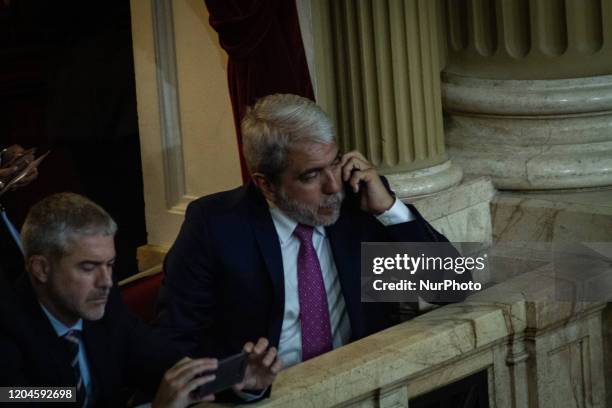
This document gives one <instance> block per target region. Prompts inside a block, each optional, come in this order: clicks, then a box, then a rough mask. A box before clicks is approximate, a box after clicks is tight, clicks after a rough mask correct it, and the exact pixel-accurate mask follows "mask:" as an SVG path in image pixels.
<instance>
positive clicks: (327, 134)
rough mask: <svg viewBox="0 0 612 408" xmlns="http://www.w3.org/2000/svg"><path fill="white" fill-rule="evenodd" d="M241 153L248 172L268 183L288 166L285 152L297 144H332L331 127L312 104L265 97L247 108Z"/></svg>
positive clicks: (298, 98)
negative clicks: (257, 174) (266, 179)
mask: <svg viewBox="0 0 612 408" xmlns="http://www.w3.org/2000/svg"><path fill="white" fill-rule="evenodd" d="M241 130H242V141H243V153H244V158H245V160H246V163H247V166H248V168H249V171H250V172H251V173H262V174H264V175H266V176H267V177H268V178H269V179H270V180H272V181H276V180H277V177H278V176H279V175H280V174H281V173H282V171H283V170H284V169H285V168H286V167H287V164H288V163H287V152H288V149H289V147H290V146H291V145H292V144H294V143H296V142H317V143H325V144H330V143H334V142H335V134H334V128H333V125H332V123H331V121H330V120H329V118H328V117H327V115H326V114H325V112H323V110H322V109H321V108H320V107H319V106H317V105H316V104H315V103H314V102H313V101H311V100H310V99H307V98H303V97H301V96H298V95H292V94H274V95H268V96H265V97H263V98H261V99H259V100H258V101H257V103H255V105H254V106H253V107H251V108H248V109H247V112H246V114H245V116H244V118H243V119H242V123H241Z"/></svg>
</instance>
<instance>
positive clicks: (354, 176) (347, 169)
mask: <svg viewBox="0 0 612 408" xmlns="http://www.w3.org/2000/svg"><path fill="white" fill-rule="evenodd" d="M340 166H341V168H342V170H341V171H342V181H344V182H345V183H347V186H348V187H349V189H350V190H351V191H352V192H353V193H354V194H358V195H359V200H360V207H361V209H362V210H363V211H366V212H369V213H371V214H375V215H378V214H382V213H384V212H385V211H387V210H388V209H389V208H391V206H392V205H393V203H394V202H395V199H394V198H393V196H392V195H391V194H390V193H389V190H387V188H386V187H385V185H384V184H383V182H382V180H381V179H380V176H379V175H378V172H377V171H376V169H375V168H374V166H372V165H371V164H370V163H369V162H368V160H367V159H366V158H365V157H364V156H363V155H362V154H361V153H359V152H358V151H356V150H354V151H352V152H348V153H346V154H344V155H343V156H342V160H341V162H340Z"/></svg>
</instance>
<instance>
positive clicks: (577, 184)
mask: <svg viewBox="0 0 612 408" xmlns="http://www.w3.org/2000/svg"><path fill="white" fill-rule="evenodd" d="M443 89H444V92H443V93H444V105H445V109H446V110H447V113H448V118H447V119H448V120H447V123H446V135H447V144H448V153H449V156H450V157H451V158H452V160H453V162H455V163H456V164H457V165H459V166H461V167H462V168H463V170H464V172H465V173H466V174H467V175H472V176H476V175H488V176H490V177H491V178H492V179H493V182H494V183H495V187H497V188H498V189H506V190H551V189H571V188H587V187H601V186H609V185H612V97H611V96H610V95H612V76H610V75H608V76H600V77H593V78H579V79H564V80H538V81H528V80H525V81H520V80H487V79H478V78H468V77H459V76H456V75H446V76H445V78H444V83H443Z"/></svg>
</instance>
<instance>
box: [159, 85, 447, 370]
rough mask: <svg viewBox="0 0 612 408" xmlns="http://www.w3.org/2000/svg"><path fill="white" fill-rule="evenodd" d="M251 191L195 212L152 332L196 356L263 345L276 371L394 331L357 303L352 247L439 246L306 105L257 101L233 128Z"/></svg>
mask: <svg viewBox="0 0 612 408" xmlns="http://www.w3.org/2000/svg"><path fill="white" fill-rule="evenodd" d="M241 128H242V136H243V143H244V146H243V152H244V157H245V159H246V162H247V165H248V168H249V171H250V173H251V177H252V182H251V183H250V184H248V185H246V186H243V187H239V188H236V189H234V190H231V191H225V192H221V193H217V194H212V195H209V196H206V197H202V198H200V199H198V200H195V201H193V202H192V203H191V204H190V205H189V207H188V209H187V213H186V217H185V221H184V223H183V226H182V228H181V231H180V233H179V235H178V237H177V239H176V241H175V243H174V245H173V246H172V248H171V249H170V251H169V252H168V255H167V257H166V260H165V272H166V279H165V282H164V285H163V288H162V290H161V293H160V311H159V312H160V313H159V324H160V327H159V329H160V331H162V332H163V333H165V334H166V336H167V337H168V338H170V339H172V340H174V341H176V342H178V343H179V344H181V345H182V346H183V347H184V350H186V351H189V352H192V353H194V355H212V356H217V357H222V356H226V355H229V354H232V353H235V352H236V351H238V350H240V348H241V344H243V343H244V341H245V340H246V339H250V338H253V337H265V338H268V339H269V340H270V343H271V345H272V346H275V347H277V348H278V352H279V357H280V359H281V361H282V363H283V366H286V367H287V366H291V365H294V364H297V363H299V362H302V361H306V360H308V359H310V358H313V357H316V356H318V355H320V354H322V353H325V352H327V351H329V350H332V349H333V348H337V347H340V346H342V345H344V344H347V343H349V342H351V341H353V340H356V339H359V338H362V337H365V336H367V335H369V334H372V333H374V332H376V331H379V330H382V329H384V328H387V327H389V326H391V325H393V324H395V323H396V322H397V320H396V316H397V314H396V313H394V312H395V311H396V308H397V305H396V304H393V303H361V298H360V297H361V288H360V245H361V242H366V241H377V242H403V241H406V242H415V241H419V242H420V241H445V242H447V240H446V238H444V237H443V236H442V235H440V234H439V233H438V232H436V231H435V230H434V229H433V228H432V227H431V226H430V225H428V223H427V221H425V220H424V219H423V218H422V217H421V215H420V214H419V213H418V211H417V210H416V209H415V208H414V207H412V206H407V205H405V204H404V203H402V202H401V201H400V200H398V199H397V198H396V197H395V196H394V195H393V194H392V192H391V191H390V189H389V187H388V185H387V184H386V181H384V179H382V178H381V177H380V176H379V174H378V172H377V171H376V169H375V168H374V167H373V166H372V164H370V163H369V162H368V160H367V159H366V158H365V157H364V156H363V155H362V154H361V153H359V152H356V151H353V152H348V153H344V154H343V153H342V152H341V151H340V150H339V148H338V145H337V144H336V140H335V134H334V130H333V126H332V124H331V122H330V120H329V118H328V117H327V116H326V115H325V113H324V112H323V111H322V110H321V108H319V107H318V106H317V105H316V104H315V103H313V102H312V101H310V100H308V99H306V98H302V97H299V96H296V95H288V94H285V95H283V94H276V95H270V96H266V97H264V98H262V99H260V100H259V101H258V102H257V103H256V104H255V105H254V106H253V107H252V108H250V109H249V110H248V112H247V113H246V115H245V117H244V118H243V120H242V124H241Z"/></svg>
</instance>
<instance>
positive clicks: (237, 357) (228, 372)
mask: <svg viewBox="0 0 612 408" xmlns="http://www.w3.org/2000/svg"><path fill="white" fill-rule="evenodd" d="M248 357H249V353H247V352H246V351H243V352H241V353H238V354H234V355H232V356H229V357H227V358H224V359H223V360H221V361H219V365H218V366H217V369H216V370H215V371H212V372H211V371H207V372H204V373H201V374H199V375H198V377H200V376H203V375H208V374H215V379H214V380H213V381H211V382H209V383H206V384H203V385H200V386H199V387H198V388H196V389H195V390H193V391H192V397H193V398H194V399H200V398H203V397H205V396H206V395H209V394H215V393H217V392H219V391H223V390H225V389H228V388H230V387H231V386H232V385H234V384H238V383H239V382H241V381H242V380H243V379H244V374H245V372H246V367H247V363H248Z"/></svg>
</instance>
